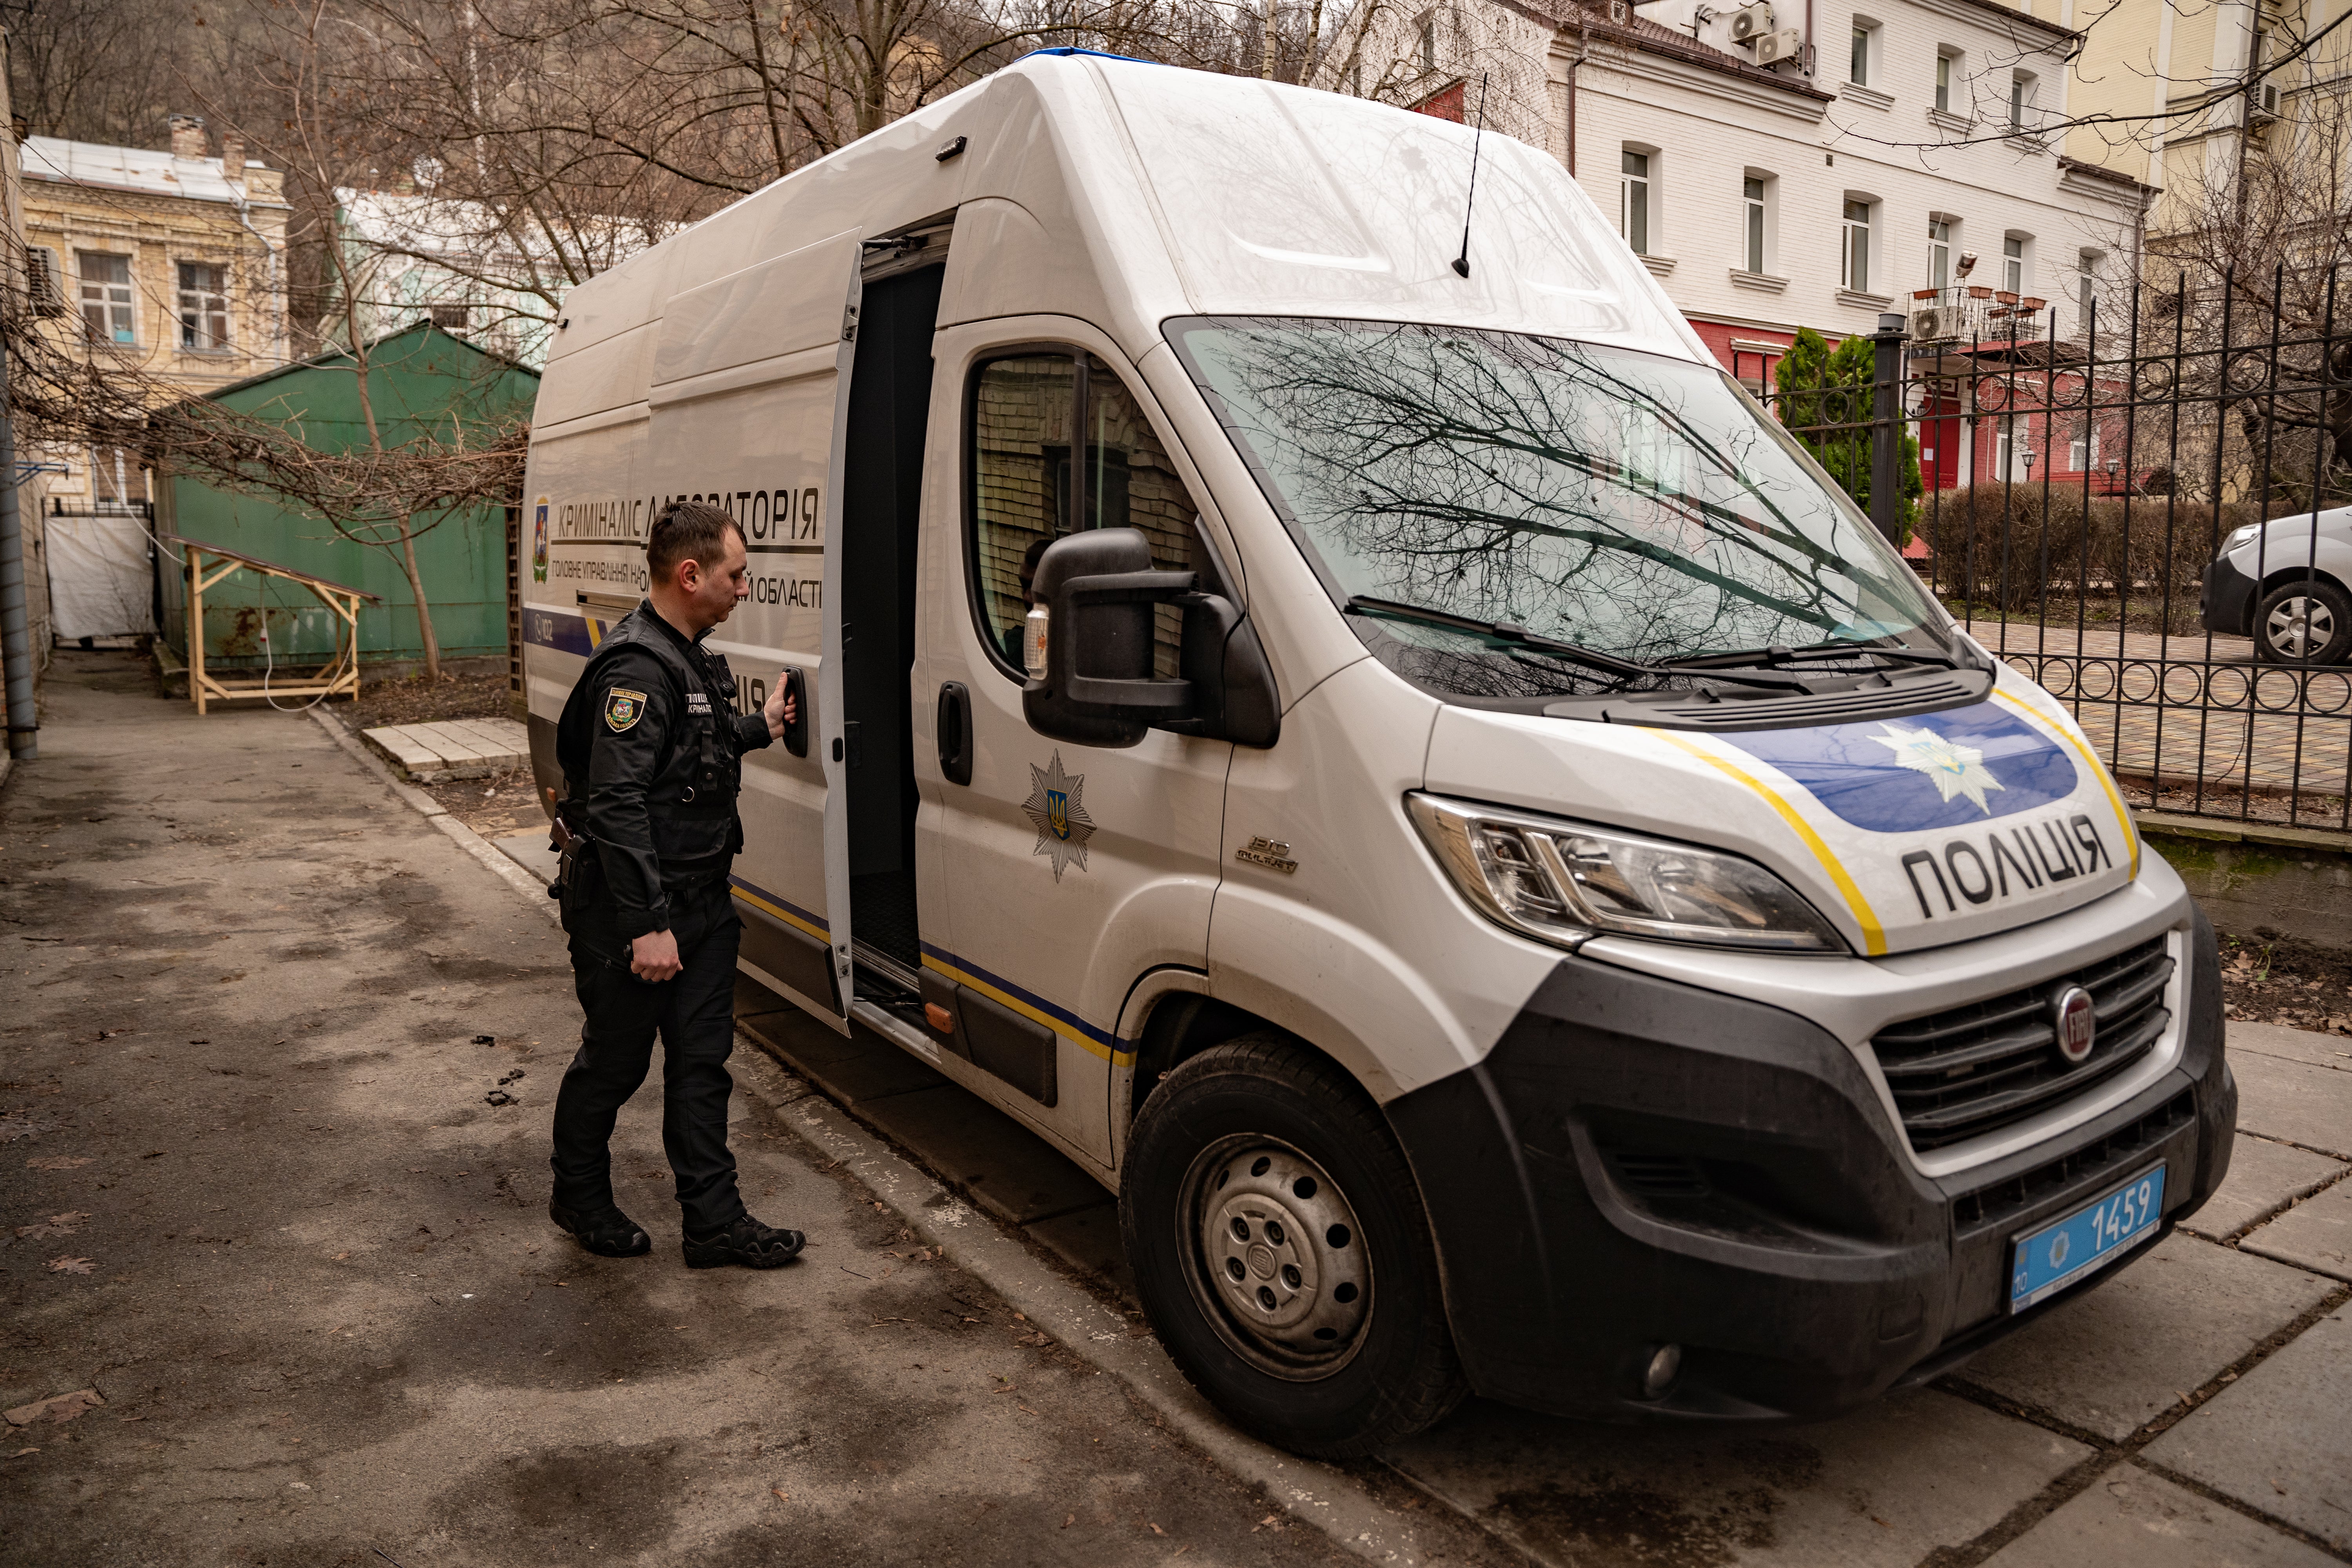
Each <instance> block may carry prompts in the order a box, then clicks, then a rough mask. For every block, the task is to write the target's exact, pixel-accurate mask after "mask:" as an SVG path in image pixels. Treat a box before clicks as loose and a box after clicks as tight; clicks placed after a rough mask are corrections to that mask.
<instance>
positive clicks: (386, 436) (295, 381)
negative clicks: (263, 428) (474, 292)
mask: <svg viewBox="0 0 2352 1568" xmlns="http://www.w3.org/2000/svg"><path fill="white" fill-rule="evenodd" d="M367 379H368V395H369V400H370V401H371V403H372V404H373V406H374V411H375V423H376V429H377V431H378V433H379V435H380V436H381V437H382V439H383V444H384V445H385V446H386V447H398V446H402V445H404V444H406V443H407V442H409V441H412V440H414V439H415V438H416V437H418V436H419V435H420V434H421V433H423V432H424V431H425V430H426V429H428V428H434V429H437V430H439V431H442V432H446V431H447V429H448V428H449V426H450V421H451V420H453V419H455V420H457V421H459V422H460V423H462V424H463V425H465V426H468V427H470V428H474V429H479V430H484V431H487V430H488V429H490V428H491V427H492V426H495V425H496V424H498V423H499V422H500V421H502V420H506V419H510V418H512V417H514V416H516V415H518V414H520V415H521V416H525V417H528V416H529V415H530V407H531V403H532V400H533V399H534V398H536V397H537V396H538V395H539V375H538V373H537V372H535V371H532V370H530V369H527V368H526V367H524V366H522V365H519V364H516V363H513V362H512V361H510V360H507V359H503V358H501V357H499V355H497V354H493V353H488V352H486V351H484V350H482V349H478V348H476V347H475V346H474V345H473V344H471V343H469V342H466V341H465V340H464V339H462V338H458V337H454V336H452V335H451V334H450V333H448V332H446V331H443V330H441V329H440V328H438V327H436V326H434V325H433V324H432V323H431V322H430V321H419V322H417V323H416V324H415V326H412V327H406V328H404V329H402V330H401V331H396V332H390V333H387V334H385V335H384V336H383V337H381V338H378V339H376V340H375V341H374V342H373V343H371V344H370V345H369V353H368V370H367ZM207 396H208V399H209V400H210V401H213V402H217V403H223V404H226V405H229V406H230V407H232V408H235V409H236V410H238V411H239V412H241V413H246V414H250V415H253V416H256V417H258V418H263V419H268V420H270V421H272V422H273V423H278V424H284V425H287V426H291V427H294V428H296V429H299V431H300V432H301V435H302V437H303V439H304V441H305V442H306V443H307V444H308V445H310V447H313V448H315V449H317V450H320V451H326V452H343V451H350V450H352V449H353V448H355V447H365V446H366V444H367V427H366V425H365V423H364V422H363V421H362V418H361V414H360V399H359V377H358V375H357V374H355V370H354V362H353V359H352V355H351V353H349V352H348V351H346V350H342V349H335V350H331V351H330V352H328V353H321V354H320V355H318V356H316V357H315V358H311V359H307V360H300V361H298V362H296V363H293V364H289V365H285V366H283V367H281V368H279V369H277V370H273V371H267V372H264V373H263V374H260V375H256V376H251V377H248V378H247V379H246V380H244V381H240V382H236V383H234V384H230V385H228V386H225V387H222V388H221V389H220V390H219V391H217V392H214V393H211V394H208V395H207ZM157 480H158V483H157V485H156V520H155V521H156V531H157V532H158V533H161V534H163V535H166V536H169V535H172V534H179V535H182V536H184V537H185V538H187V539H190V540H195V541H199V542H205V543H208V544H216V545H220V546H222V547H224V548H226V549H229V550H234V551H236V552H240V553H242V554H246V555H250V556H257V557H258V558H260V559H262V560H264V561H269V562H273V563H277V564H278V565H281V566H286V567H289V568H290V569H292V570H294V571H296V572H300V573H303V574H308V575H310V576H314V577H323V578H326V579H327V580H329V581H330V582H334V583H341V584H348V585H350V586H352V587H354V588H361V589H364V590H366V591H367V592H368V593H371V594H373V595H376V597H377V599H378V600H379V601H380V602H378V603H375V604H372V605H366V606H365V607H364V608H363V609H362V612H361V615H360V620H359V635H360V658H361V659H362V661H363V663H365V664H372V665H382V664H384V663H387V662H414V661H416V660H419V659H422V658H424V657H425V647H424V643H423V640H422V638H421V637H420V636H419V634H418V631H417V624H416V605H415V599H414V598H413V597H411V595H410V594H409V589H408V578H407V575H406V574H405V573H404V572H403V571H402V570H401V566H400V561H399V558H398V555H397V553H396V549H395V550H384V549H382V548H379V547H376V546H374V545H370V544H363V543H362V542H359V541H357V540H354V539H350V538H347V537H345V536H344V535H342V534H341V533H339V532H337V531H336V530H335V528H334V526H333V525H332V524H331V523H329V522H327V521H324V520H323V519H321V518H320V517H318V516H317V515H315V514H313V513H310V512H307V511H303V510H296V509H293V508H289V507H288V506H285V505H283V504H281V503H279V502H278V501H277V500H273V499H271V498H269V497H268V496H259V495H252V494H247V493H242V492H239V491H236V490H228V489H217V488H215V487H214V486H213V485H211V484H209V483H207V482H206V481H205V480H204V479H197V478H194V477H192V476H190V475H186V474H173V473H170V472H168V471H166V472H163V473H159V474H158V475H157ZM517 504H518V505H519V504H520V497H518V498H517ZM418 521H419V523H420V525H421V524H422V523H424V522H425V521H427V520H425V519H421V518H420V519H419V520H418ZM513 525H514V509H513V508H512V507H499V506H484V507H478V508H474V509H472V510H465V511H458V512H454V513H451V514H448V515H446V516H444V517H443V518H441V519H440V521H436V522H433V524H432V526H431V527H430V528H426V529H425V530H424V531H421V532H420V533H418V535H417V537H416V561H417V569H418V572H419V574H421V575H422V576H423V578H424V580H425V598H426V602H427V603H428V604H429V605H430V606H431V608H432V612H433V631H434V635H435V637H436V639H437V640H438V641H439V643H440V647H441V657H442V658H444V659H445V660H446V659H453V658H483V657H488V656H501V657H502V656H504V655H506V654H507V653H508V651H509V630H508V607H509V604H508V601H509V595H508V570H509V562H510V560H511V559H512V552H511V548H510V545H509V540H510V538H511V533H510V530H511V529H512V527H513ZM158 564H159V567H160V576H161V579H162V582H161V588H162V598H163V626H162V634H163V639H164V640H165V641H166V642H167V643H169V644H170V645H171V646H172V647H173V648H175V649H177V650H178V651H179V652H180V654H181V655H182V657H183V658H184V657H185V655H186V652H187V646H188V640H187V639H188V627H187V603H186V601H187V583H186V579H185V577H184V575H183V574H182V573H181V572H180V570H179V569H178V567H177V565H176V563H173V562H169V561H165V562H161V563H158ZM204 606H205V608H204V621H205V624H204V646H205V664H206V665H208V666H212V667H215V668H229V669H256V670H257V669H259V668H262V666H263V664H264V662H265V660H266V659H267V660H269V661H272V662H275V663H278V664H311V665H316V664H319V663H321V662H323V661H325V660H326V659H328V658H331V657H332V656H333V654H334V650H335V616H334V615H333V614H332V612H331V611H330V610H328V609H327V608H326V607H325V606H324V605H320V603H319V602H318V601H317V600H316V599H315V598H313V597H312V596H311V595H310V594H309V593H307V592H304V591H303V590H301V589H299V588H297V587H295V586H293V585H292V584H288V583H286V582H283V581H275V582H273V581H272V580H270V579H268V578H265V577H259V576H257V575H255V574H249V573H248V574H238V575H237V576H235V577H232V578H230V579H229V580H228V581H226V583H224V584H222V585H221V586H220V587H219V588H216V589H208V590H206V592H205V601H204ZM265 624H266V625H267V626H268V629H269V640H268V647H267V648H266V649H265V647H263V644H262V641H261V637H260V635H259V634H260V630H261V628H262V626H264V625H265Z"/></svg>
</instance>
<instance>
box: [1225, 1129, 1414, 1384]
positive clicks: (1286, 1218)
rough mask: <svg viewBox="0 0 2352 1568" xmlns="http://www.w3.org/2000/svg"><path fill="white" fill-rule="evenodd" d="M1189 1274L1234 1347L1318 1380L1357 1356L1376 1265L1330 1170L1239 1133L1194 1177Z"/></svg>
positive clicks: (1269, 1365)
mask: <svg viewBox="0 0 2352 1568" xmlns="http://www.w3.org/2000/svg"><path fill="white" fill-rule="evenodd" d="M1181 1212H1182V1213H1183V1214H1184V1215H1186V1216H1187V1217H1186V1219H1185V1221H1183V1222H1182V1223H1184V1224H1185V1226H1186V1227H1187V1228H1188V1229H1189V1230H1190V1232H1191V1234H1190V1235H1189V1236H1188V1237H1186V1240H1187V1241H1188V1242H1189V1243H1190V1245H1189V1246H1187V1247H1186V1248H1185V1263H1186V1269H1185V1272H1186V1274H1187V1276H1188V1277H1189V1279H1190V1280H1191V1283H1192V1290H1193V1294H1194V1296H1195V1298H1196V1299H1197V1300H1199V1303H1200V1305H1201V1307H1202V1310H1203V1311H1204V1313H1205V1314H1206V1315H1207V1317H1208V1318H1209V1320H1210V1321H1211V1322H1212V1323H1213V1324H1214V1325H1215V1326H1216V1328H1217V1331H1218V1332H1219V1334H1220V1335H1222V1336H1223V1339H1224V1341H1225V1342H1226V1343H1227V1344H1229V1345H1231V1346H1232V1347H1233V1348H1234V1350H1235V1351H1237V1352H1240V1353H1241V1354H1242V1355H1243V1356H1244V1358H1245V1359H1247V1360H1249V1361H1250V1362H1252V1363H1255V1365H1257V1366H1258V1367H1260V1368H1261V1369H1263V1370H1265V1371H1267V1372H1270V1373H1274V1374H1275V1375H1276V1376H1278V1377H1285V1378H1289V1379H1292V1380H1294V1381H1306V1380H1309V1379H1313V1378H1318V1377H1326V1376H1328V1375H1329V1374H1330V1373H1333V1372H1336V1371H1337V1370H1339V1367H1340V1366H1342V1365H1344V1364H1346V1363H1347V1362H1348V1361H1349V1360H1350V1359H1352V1358H1353V1356H1354V1355H1355V1353H1356V1350H1357V1347H1358V1346H1359V1345H1360V1343H1361V1342H1362V1338H1363V1328H1364V1324H1365V1322H1366V1321H1367V1320H1368V1319H1370V1316H1371V1310H1372V1268H1371V1259H1370V1257H1368V1256H1367V1254H1366V1252H1365V1248H1364V1243H1363V1237H1362V1236H1361V1233H1360V1229H1359V1227H1358V1226H1357V1224H1356V1211H1355V1210H1354V1209H1353V1208H1352V1207H1350V1206H1349V1203H1348V1200H1347V1197H1346V1195H1345V1194H1342V1193H1341V1192H1340V1191H1339V1184H1338V1183H1336V1182H1334V1181H1332V1180H1331V1177H1330V1175H1329V1174H1328V1173H1327V1172H1326V1171H1324V1169H1323V1168H1322V1167H1321V1166H1320V1165H1318V1164H1317V1163H1315V1162H1314V1161H1312V1160H1310V1159H1308V1158H1307V1156H1306V1155H1304V1154H1302V1153H1300V1152H1298V1151H1297V1150H1296V1149H1293V1148H1291V1147H1290V1146H1289V1145H1288V1144H1286V1143H1280V1142H1276V1141H1274V1140H1273V1139H1270V1138H1262V1137H1255V1136H1243V1137H1239V1138H1228V1139H1223V1140H1221V1141H1220V1142H1217V1143H1215V1144H1213V1145H1211V1146H1210V1147H1209V1148H1207V1149H1204V1150H1202V1152H1201V1153H1200V1155H1199V1157H1198V1158H1196V1159H1195V1160H1194V1161H1193V1162H1192V1168H1191V1169H1190V1170H1188V1171H1187V1172H1186V1173H1185V1176H1184V1205H1183V1209H1182V1211H1181Z"/></svg>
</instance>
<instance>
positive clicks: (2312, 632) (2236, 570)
mask: <svg viewBox="0 0 2352 1568" xmlns="http://www.w3.org/2000/svg"><path fill="white" fill-rule="evenodd" d="M2347 584H2352V506H2339V507H2336V508H2334V509H2333V510H2328V511H2323V512H2319V513H2316V514H2314V513H2309V512H2306V513H2305V514H2304V515H2303V516H2301V517H2274V518H2273V519H2271V521H2268V522H2250V523H2248V524H2246V526H2245V527H2243V528H2241V529H2238V530H2236V531H2233V532H2231V534H2230V536H2229V537H2228V538H2226V539H2224V540H2222V541H2221V554H2220V555H2219V556H2217V557H2216V558H2215V560H2214V562H2213V563H2212V564H2211V565H2210V566H2208V567H2206V568H2205V591H2204V593H2203V595H2201V596H2200V599H2199V601H2198V608H2199V609H2200V611H2201V612H2202V614H2203V618H2204V622H2205V629H2206V630H2208V631H2210V632H2216V633H2219V634H2221V635H2222V636H2225V637H2252V638H2253V639H2254V657H2255V658H2261V659H2271V660H2275V661H2278V662H2281V663H2286V664H2305V663H2308V664H2343V663H2345V662H2347V660H2352V587H2347Z"/></svg>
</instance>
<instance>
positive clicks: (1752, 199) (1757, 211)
mask: <svg viewBox="0 0 2352 1568" xmlns="http://www.w3.org/2000/svg"><path fill="white" fill-rule="evenodd" d="M1739 194H1740V205H1741V208H1742V209H1743V210H1742V212H1741V215H1740V216H1742V217H1743V218H1744V219H1745V220H1746V224H1747V226H1746V228H1745V229H1744V230H1743V231H1742V234H1741V237H1742V238H1743V239H1744V240H1746V241H1747V243H1746V244H1745V245H1744V246H1742V247H1741V250H1742V253H1743V254H1742V256H1741V265H1742V266H1744V267H1746V268H1748V271H1750V272H1761V271H1763V270H1764V182H1763V181H1762V180H1760V179H1759V178H1758V177H1757V176H1755V175H1754V174H1749V175H1747V176H1746V177H1744V178H1743V179H1742V180H1741V181H1740V185H1739Z"/></svg>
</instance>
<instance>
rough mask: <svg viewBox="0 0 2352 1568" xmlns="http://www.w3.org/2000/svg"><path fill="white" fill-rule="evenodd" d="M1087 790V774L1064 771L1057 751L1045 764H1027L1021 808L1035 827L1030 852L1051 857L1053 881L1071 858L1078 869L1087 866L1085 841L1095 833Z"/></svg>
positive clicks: (1059, 875) (1059, 878) (1058, 878)
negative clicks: (1025, 794) (1026, 790)
mask: <svg viewBox="0 0 2352 1568" xmlns="http://www.w3.org/2000/svg"><path fill="white" fill-rule="evenodd" d="M1086 789H1087V775H1086V774H1084V773H1064V772H1063V771H1062V753H1061V752H1058V751H1056V752H1055V753H1054V761H1053V763H1052V764H1051V765H1050V766H1048V767H1042V768H1041V767H1039V766H1038V765H1037V764H1036V763H1030V764H1029V798H1028V799H1027V800H1024V801H1023V802H1022V803H1021V809H1022V810H1023V811H1024V812H1026V813H1027V814H1028V816H1029V820H1030V821H1031V822H1033V823H1034V824H1035V825H1036V827H1037V847H1035V848H1034V849H1032V850H1031V851H1030V853H1031V854H1033V855H1049V856H1051V857H1053V860H1054V880H1055V881H1056V882H1058V881H1060V880H1061V879H1062V871H1063V868H1066V866H1068V865H1069V864H1070V862H1071V861H1073V860H1075V861H1076V862H1077V864H1078V869H1079V870H1081V871H1083V870H1085V869H1086V868H1087V839H1089V838H1092V837H1094V836H1095V819H1094V818H1093V817H1091V816H1087V808H1086V805H1085V796H1086Z"/></svg>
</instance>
